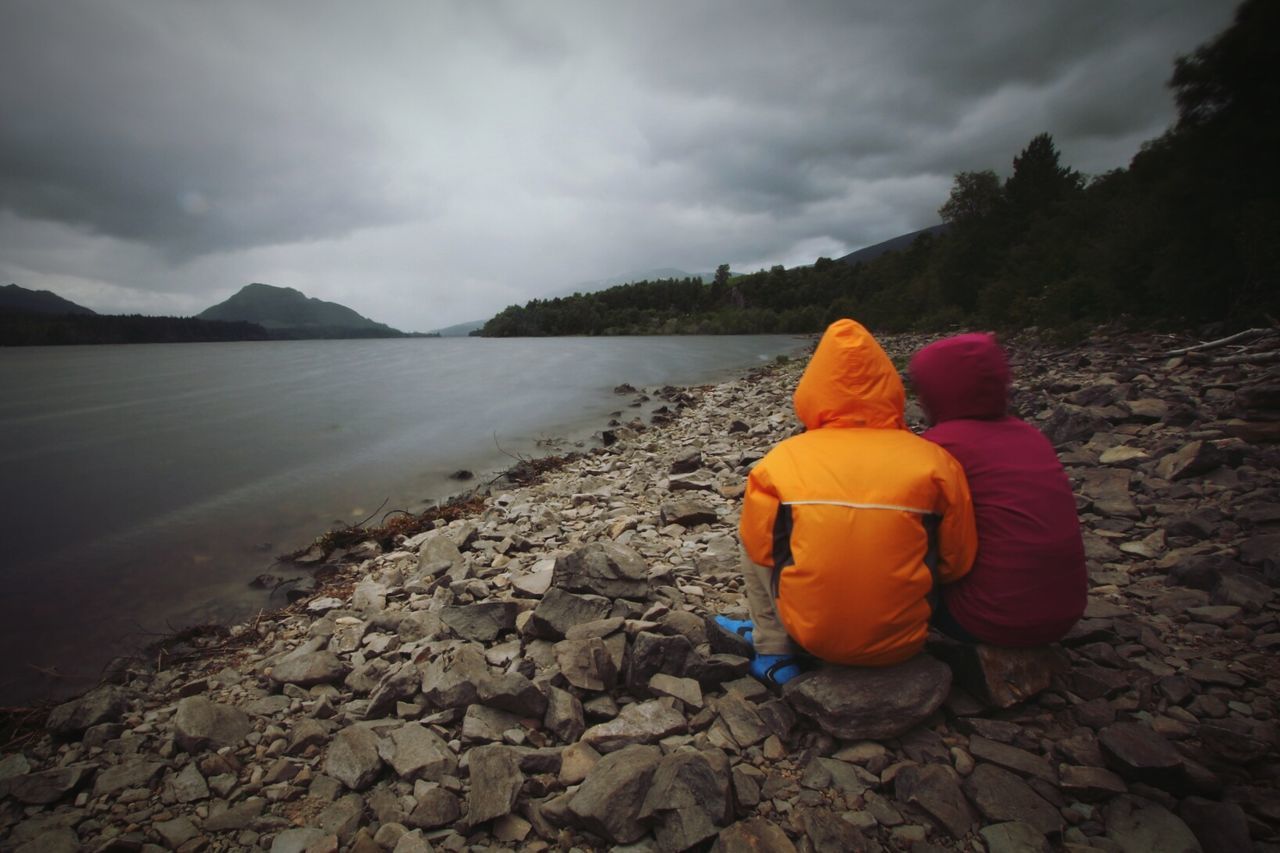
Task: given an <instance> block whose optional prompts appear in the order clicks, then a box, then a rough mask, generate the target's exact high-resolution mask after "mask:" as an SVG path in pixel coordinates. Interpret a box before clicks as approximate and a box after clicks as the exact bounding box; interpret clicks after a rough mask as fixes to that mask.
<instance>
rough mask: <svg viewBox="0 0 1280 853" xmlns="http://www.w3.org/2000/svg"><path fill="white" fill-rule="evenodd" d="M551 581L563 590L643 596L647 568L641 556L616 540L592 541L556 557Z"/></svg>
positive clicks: (612, 596) (608, 594) (607, 595)
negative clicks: (567, 553)
mask: <svg viewBox="0 0 1280 853" xmlns="http://www.w3.org/2000/svg"><path fill="white" fill-rule="evenodd" d="M551 585H552V586H553V587H556V588H558V589H562V590H565V591H566V592H577V593H587V594H591V595H600V596H604V597H606V598H634V599H644V598H645V597H647V596H648V594H649V571H648V567H647V566H646V565H645V561H644V558H643V557H641V556H640V555H639V554H637V553H636V552H635V551H633V550H631V549H630V548H627V547H625V546H623V545H619V544H617V543H616V542H593V543H591V544H589V545H584V546H583V547H581V548H579V549H578V550H576V551H574V552H573V553H572V554H569V555H568V556H565V557H560V558H558V559H557V560H556V565H555V569H554V572H553V574H552V578H551Z"/></svg>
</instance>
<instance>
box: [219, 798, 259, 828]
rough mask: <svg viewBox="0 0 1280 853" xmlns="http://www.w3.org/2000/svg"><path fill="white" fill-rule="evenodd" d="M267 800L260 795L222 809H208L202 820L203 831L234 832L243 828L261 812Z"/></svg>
mask: <svg viewBox="0 0 1280 853" xmlns="http://www.w3.org/2000/svg"><path fill="white" fill-rule="evenodd" d="M266 804H267V801H266V800H264V799H262V798H261V797H250V798H248V799H247V800H244V801H242V802H239V803H236V804H235V805H233V806H230V807H227V808H223V809H222V810H220V811H219V810H215V809H212V808H211V809H210V810H209V817H208V818H207V819H206V820H205V822H204V831H205V832H234V831H237V830H241V829H245V828H247V827H248V826H249V824H250V823H252V822H253V821H254V820H256V819H257V818H258V816H259V815H261V814H262V809H263V807H264V806H265V805H266Z"/></svg>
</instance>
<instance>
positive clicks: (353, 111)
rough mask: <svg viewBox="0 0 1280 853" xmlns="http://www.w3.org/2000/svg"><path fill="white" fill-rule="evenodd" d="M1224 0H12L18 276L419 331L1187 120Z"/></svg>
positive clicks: (715, 258) (737, 266)
mask: <svg viewBox="0 0 1280 853" xmlns="http://www.w3.org/2000/svg"><path fill="white" fill-rule="evenodd" d="M1234 6H1235V4H1234V3H1231V2H1220V0H901V2H893V1H892V0H874V2H873V0H831V2H799V1H798V0H796V2H784V0H776V2H761V0H640V1H639V2H630V0H628V2H600V0H581V1H580V2H576V0H575V2H560V0H551V1H549V0H512V2H480V1H479V0H456V2H433V1H432V0H405V2H360V3H351V2H331V3H325V2H314V0H305V2H303V0H296V1H293V2H290V1H289V0H285V1H284V2H282V0H273V2H266V3H264V2H258V0H254V1H253V2H224V1H223V0H208V2H194V0H192V1H191V2H182V0H81V1H80V2H75V0H0V284H4V283H8V282H15V283H17V284H20V285H22V286H23V287H28V288H33V289H44V290H52V291H54V292H56V293H58V294H60V295H62V296H65V297H67V298H69V299H71V300H73V301H75V302H78V303H80V304H82V305H86V306H88V307H90V308H93V309H95V310H97V311H100V312H106V313H121V312H129V313H132V312H139V313H144V314H179V315H185V314H194V313H197V312H199V311H201V310H203V309H205V308H207V307H209V306H210V305H212V304H214V303H216V302H219V301H221V300H223V299H225V298H226V297H228V296H230V295H231V294H232V293H234V292H235V291H237V290H239V289H240V287H242V286H243V285H245V284H247V283H249V282H251V281H260V282H266V283H268V284H275V285H282V286H290V287H295V288H297V289H299V290H301V291H303V292H304V293H306V294H307V295H309V296H316V297H319V298H322V299H329V300H333V301H337V302H341V303H343V304H345V305H348V306H350V307H352V308H354V309H355V310H357V311H359V312H360V313H362V314H364V315H366V316H368V317H371V318H373V319H375V320H379V321H381V322H386V323H389V324H391V325H393V326H395V327H397V328H401V329H406V330H427V329H432V328H437V327H440V326H445V325H449V324H452V323H458V322H463V321H467V320H473V319H484V318H487V317H489V316H491V315H492V314H494V313H495V312H497V311H499V310H501V309H502V308H504V307H505V306H507V305H510V304H512V303H523V302H525V301H526V300H528V299H531V298H534V297H538V296H544V295H547V294H550V293H556V292H563V291H565V290H566V289H568V288H570V287H572V286H573V285H575V284H577V283H580V282H586V281H591V280H597V279H604V278H609V277H612V276H616V275H620V274H626V273H630V272H642V271H645V270H651V269H654V268H659V267H675V268H679V269H682V270H687V271H689V272H701V271H709V270H712V269H714V268H715V267H716V266H717V265H718V264H721V263H729V264H731V265H732V267H733V269H734V270H735V271H736V272H750V271H754V270H756V269H760V268H763V267H768V266H771V265H773V264H777V263H782V264H786V265H788V266H791V265H796V264H802V263H812V262H813V260H814V259H816V258H818V257H820V256H828V257H838V256H840V255H843V254H846V253H848V252H850V251H853V250H854V249H858V248H861V247H863V246H866V245H870V244H873V243H877V242H880V241H881V240H885V239H888V238H890V237H894V236H897V235H899V234H902V233H905V232H908V231H912V230H915V229H918V228H923V227H926V226H929V225H932V224H934V223H936V222H937V221H938V217H937V209H938V207H939V206H940V205H941V204H942V203H943V202H944V201H945V200H946V197H947V193H948V191H949V189H950V186H951V182H952V179H953V177H954V175H955V173H956V172H958V171H961V170H966V169H984V168H994V169H995V170H996V171H998V172H1000V173H1001V174H1002V175H1007V174H1008V171H1009V168H1010V163H1011V161H1012V158H1013V156H1014V154H1016V153H1017V152H1018V151H1019V150H1020V149H1021V148H1022V147H1024V146H1025V145H1026V143H1027V142H1028V141H1029V140H1030V139H1031V138H1032V137H1033V136H1034V135H1036V134H1037V133H1040V132H1042V131H1047V132H1049V133H1051V134H1052V135H1053V137H1054V140H1055V141H1056V143H1057V144H1058V147H1059V149H1060V150H1061V151H1062V152H1063V159H1064V162H1065V163H1067V164H1068V165H1071V166H1073V167H1075V168H1077V169H1080V170H1081V171H1084V172H1085V173H1087V174H1098V173H1101V172H1105V171H1107V170H1109V169H1113V168H1116V167H1121V166H1125V165H1127V164H1128V162H1129V159H1130V158H1131V157H1132V156H1133V154H1134V153H1135V152H1136V151H1137V150H1138V147H1139V145H1140V144H1141V143H1142V142H1143V141H1144V140H1147V139H1150V138H1152V137H1155V136H1157V135H1159V134H1160V133H1161V132H1163V130H1164V129H1165V128H1166V127H1167V126H1168V125H1169V123H1170V122H1171V120H1172V118H1173V105H1172V99H1171V97H1170V94H1169V91H1168V90H1167V88H1166V87H1165V82H1166V81H1167V80H1168V78H1169V75H1170V73H1171V71H1172V63H1173V60H1174V58H1175V57H1176V56H1178V55H1181V54H1186V53H1188V52H1190V51H1191V50H1193V49H1194V48H1195V47H1196V46H1198V45H1200V44H1202V43H1203V42H1205V41H1206V40H1208V39H1209V38H1211V37H1212V36H1213V35H1215V34H1216V33H1218V32H1220V31H1221V30H1222V29H1223V28H1224V27H1225V26H1226V25H1227V24H1228V23H1229V22H1230V19H1231V15H1232V12H1233V10H1234Z"/></svg>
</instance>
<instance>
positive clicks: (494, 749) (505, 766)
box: [467, 744, 524, 826]
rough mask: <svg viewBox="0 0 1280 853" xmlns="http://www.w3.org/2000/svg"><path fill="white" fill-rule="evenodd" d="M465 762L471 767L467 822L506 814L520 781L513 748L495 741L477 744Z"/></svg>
mask: <svg viewBox="0 0 1280 853" xmlns="http://www.w3.org/2000/svg"><path fill="white" fill-rule="evenodd" d="M467 761H468V765H469V766H470V768H471V790H470V793H468V794H467V823H468V824H470V825H471V826H478V825H479V824H482V823H484V822H485V821H490V820H493V819H494V818H496V817H502V816H503V815H506V814H510V813H511V810H512V809H513V808H515V804H516V798H517V797H518V796H519V795H520V786H521V785H523V784H524V774H523V773H522V772H521V771H520V760H519V759H518V758H517V757H516V754H515V752H514V750H512V749H511V748H510V747H506V746H498V745H496V744H491V745H488V746H478V747H476V748H475V749H473V750H471V752H470V753H468V756H467Z"/></svg>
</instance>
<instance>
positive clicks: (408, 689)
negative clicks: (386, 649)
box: [364, 661, 422, 720]
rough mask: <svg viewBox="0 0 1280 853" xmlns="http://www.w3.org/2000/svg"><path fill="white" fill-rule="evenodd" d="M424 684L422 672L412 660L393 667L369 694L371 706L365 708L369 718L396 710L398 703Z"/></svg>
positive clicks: (375, 717)
mask: <svg viewBox="0 0 1280 853" xmlns="http://www.w3.org/2000/svg"><path fill="white" fill-rule="evenodd" d="M421 686H422V674H421V673H420V672H419V671H418V668H417V667H416V666H414V665H413V663H412V662H409V661H406V662H404V663H402V664H400V666H398V667H396V668H394V669H391V670H389V671H388V672H387V674H386V675H384V676H382V678H381V679H380V680H379V681H378V686H377V687H375V688H374V689H373V692H372V693H370V694H369V707H368V708H366V709H365V712H364V716H365V719H367V720H376V719H378V718H379V717H385V716H386V715H387V714H390V713H391V712H392V711H394V710H395V707H396V703H397V702H399V701H400V700H402V699H408V698H410V697H412V696H413V695H414V694H415V693H417V692H418V689H419V688H420V687H421Z"/></svg>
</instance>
